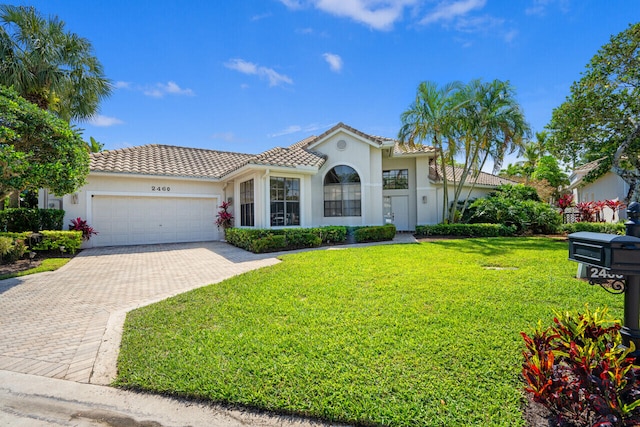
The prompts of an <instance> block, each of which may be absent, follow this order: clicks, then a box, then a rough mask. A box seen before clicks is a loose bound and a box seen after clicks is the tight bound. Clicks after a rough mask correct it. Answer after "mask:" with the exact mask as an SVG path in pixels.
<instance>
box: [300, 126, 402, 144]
mask: <svg viewBox="0 0 640 427" xmlns="http://www.w3.org/2000/svg"><path fill="white" fill-rule="evenodd" d="M340 128H342V129H345V130H347V131H349V132H351V133H354V134H356V135H358V136H361V137H362V138H365V139H368V140H369V141H371V142H374V143H376V144H377V145H380V146H381V145H384V144H385V143H386V144H389V143H393V142H394V139H393V138H387V137H384V136H376V135H369V134H368V133H364V132H361V131H359V130H358V129H355V128H352V127H351V126H349V125H345V124H344V123H342V122H340V123H338V124H337V125H335V126H333V127H332V128H331V129H329V130H327V131H326V132H324V133H322V134H320V135H319V136H318V137H316V140H319V139H322V138H324V137H325V136H327V135H329V134H331V133H333V132H335V131H336V130H337V129H340ZM312 142H313V141H312Z"/></svg>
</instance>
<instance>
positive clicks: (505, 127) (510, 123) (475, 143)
mask: <svg viewBox="0 0 640 427" xmlns="http://www.w3.org/2000/svg"><path fill="white" fill-rule="evenodd" d="M466 91H467V95H466V98H467V102H466V104H465V106H464V108H462V109H461V110H460V119H459V120H460V122H461V123H463V124H464V129H465V131H466V132H467V134H466V136H465V138H466V139H467V140H469V141H470V142H471V143H470V145H469V150H470V151H467V156H468V160H467V162H468V165H469V167H468V168H467V170H466V171H465V173H463V180H464V181H462V182H461V185H459V186H458V188H457V191H456V194H455V200H456V203H457V200H459V198H460V194H461V191H462V186H463V184H464V182H465V181H466V179H467V177H468V175H469V174H472V176H477V174H478V173H479V172H480V171H481V170H482V169H483V168H484V166H485V164H486V162H487V161H488V160H489V159H491V160H492V161H493V164H494V170H493V173H494V174H495V173H497V172H498V171H499V170H500V168H501V166H502V162H503V161H504V157H505V155H506V154H511V153H514V152H516V151H520V152H521V151H522V148H523V143H524V141H525V139H526V138H527V137H528V135H529V133H530V129H529V125H528V124H527V123H526V121H525V119H524V114H523V113H522V110H521V109H520V106H519V104H518V103H517V101H516V99H515V91H514V90H513V88H512V87H511V85H510V84H509V82H508V81H507V82H503V81H500V80H494V81H492V82H488V83H483V82H481V81H480V80H474V81H472V82H471V83H469V85H467V89H466ZM474 187H475V180H473V181H472V182H471V185H470V186H469V191H468V193H467V196H466V198H465V199H464V204H463V206H462V212H461V215H463V214H464V211H465V209H466V207H467V203H468V200H469V198H470V197H471V193H472V191H473V188H474ZM452 214H453V213H452Z"/></svg>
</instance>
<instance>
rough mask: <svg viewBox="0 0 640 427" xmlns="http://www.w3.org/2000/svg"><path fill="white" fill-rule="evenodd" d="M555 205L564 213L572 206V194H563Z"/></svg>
mask: <svg viewBox="0 0 640 427" xmlns="http://www.w3.org/2000/svg"><path fill="white" fill-rule="evenodd" d="M556 205H557V206H558V207H559V208H560V209H562V212H564V211H565V210H566V209H567V208H570V207H571V206H573V194H571V193H565V194H563V195H562V196H560V198H559V199H558V201H557V202H556Z"/></svg>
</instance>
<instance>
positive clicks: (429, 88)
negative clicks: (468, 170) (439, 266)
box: [398, 82, 462, 219]
mask: <svg viewBox="0 0 640 427" xmlns="http://www.w3.org/2000/svg"><path fill="white" fill-rule="evenodd" d="M461 88H462V85H461V83H459V82H453V83H448V84H446V85H444V86H442V87H438V85H437V84H436V83H434V82H422V83H420V85H419V86H418V90H417V93H416V100H415V101H414V102H413V103H412V104H411V105H410V106H409V109H408V110H407V111H405V112H403V113H402V115H401V117H400V118H401V121H402V127H401V128H400V131H399V133H398V139H399V140H400V142H401V143H403V144H408V145H410V146H412V145H416V144H421V143H422V142H423V141H426V142H428V143H430V144H431V145H432V146H433V147H434V148H435V149H436V150H437V151H438V153H439V156H440V157H439V159H440V170H441V171H442V173H443V174H446V165H447V162H448V160H449V159H450V158H452V156H451V153H452V152H453V151H455V150H451V152H448V151H447V148H449V145H450V148H452V149H453V148H454V146H455V144H454V143H451V142H452V141H454V140H455V138H453V136H454V126H453V117H454V111H455V110H456V109H457V108H459V104H457V103H456V97H455V95H456V93H457V92H458V91H460V90H461ZM450 143H451V144H450ZM442 182H443V189H444V191H443V193H444V196H443V205H442V217H443V219H444V218H447V205H448V187H447V177H446V176H443V177H442Z"/></svg>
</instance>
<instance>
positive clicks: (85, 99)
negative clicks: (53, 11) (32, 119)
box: [0, 5, 111, 121]
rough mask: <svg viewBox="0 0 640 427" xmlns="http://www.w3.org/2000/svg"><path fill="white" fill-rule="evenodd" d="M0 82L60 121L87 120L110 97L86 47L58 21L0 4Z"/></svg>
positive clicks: (99, 68)
mask: <svg viewBox="0 0 640 427" xmlns="http://www.w3.org/2000/svg"><path fill="white" fill-rule="evenodd" d="M0 84H2V85H5V86H13V87H14V89H15V90H16V91H17V92H18V93H19V94H20V95H21V96H22V97H24V98H25V99H27V100H28V101H30V102H32V103H34V104H36V105H37V106H38V107H40V108H42V109H43V110H50V111H53V112H54V113H56V114H57V115H58V116H59V117H60V118H62V119H64V120H66V121H70V120H71V119H76V120H82V119H87V118H89V117H91V116H93V115H94V114H96V113H97V111H98V105H99V103H100V101H101V100H102V99H104V98H105V97H107V96H109V94H110V93H111V84H110V83H109V80H107V79H106V78H105V76H104V71H103V67H102V64H101V63H100V62H99V61H98V59H97V58H96V57H95V56H94V54H93V47H92V45H91V43H90V42H89V41H88V40H87V39H85V38H83V37H80V36H78V35H77V34H74V33H71V32H67V31H66V29H65V23H64V22H63V21H61V20H59V19H58V18H57V17H49V18H48V19H47V18H44V17H43V16H42V15H41V14H40V13H38V12H37V11H36V9H35V8H33V7H25V6H13V5H0Z"/></svg>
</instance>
